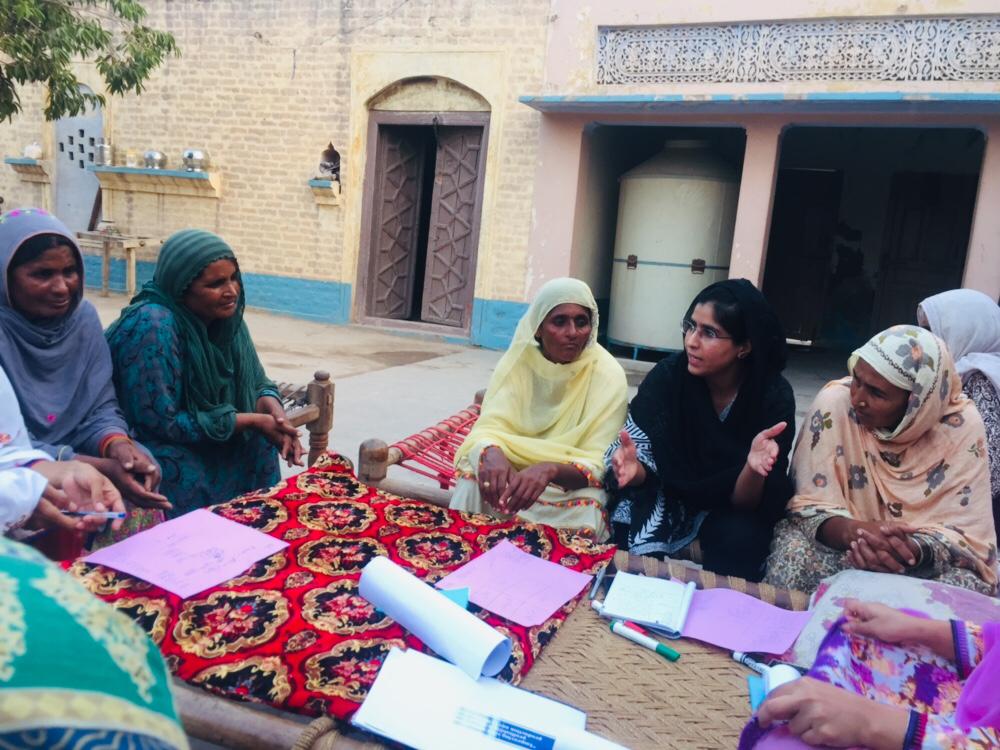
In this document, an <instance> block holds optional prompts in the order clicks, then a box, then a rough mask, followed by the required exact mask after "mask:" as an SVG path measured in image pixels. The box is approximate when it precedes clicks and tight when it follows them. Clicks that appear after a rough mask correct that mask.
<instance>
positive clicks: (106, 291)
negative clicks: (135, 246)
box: [101, 235, 111, 297]
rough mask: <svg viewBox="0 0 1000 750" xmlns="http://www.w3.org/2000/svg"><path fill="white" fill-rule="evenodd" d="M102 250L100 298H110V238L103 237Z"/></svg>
mask: <svg viewBox="0 0 1000 750" xmlns="http://www.w3.org/2000/svg"><path fill="white" fill-rule="evenodd" d="M102 250H103V253H104V261H103V263H102V264H101V296H102V297H109V296H111V238H110V237H108V236H107V235H104V240H103V245H102Z"/></svg>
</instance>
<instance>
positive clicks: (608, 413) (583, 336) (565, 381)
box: [451, 278, 627, 540]
mask: <svg viewBox="0 0 1000 750" xmlns="http://www.w3.org/2000/svg"><path fill="white" fill-rule="evenodd" d="M597 325H598V317H597V303H596V302H595V301H594V295H593V294H592V293H591V291H590V288H589V287H588V286H587V285H586V284H585V283H583V282H582V281H579V280H577V279H568V278H561V279H553V280H551V281H549V282H547V283H546V284H545V285H544V286H543V287H542V288H541V289H540V290H539V292H538V295H537V296H536V297H535V300H534V302H532V304H531V307H529V308H528V311H527V312H526V313H525V314H524V317H522V318H521V320H520V322H519V323H518V325H517V330H516V331H515V333H514V339H513V341H512V342H511V344H510V348H509V349H507V352H506V354H504V355H503V357H501V358H500V361H499V362H498V363H497V367H496V370H495V371H494V372H493V377H492V378H491V379H490V385H489V388H488V389H487V390H486V397H485V398H484V399H483V408H482V413H481V415H480V417H479V420H478V421H477V422H476V424H475V426H474V427H473V428H472V432H470V433H469V436H468V438H466V440H465V442H464V443H463V444H462V446H461V447H460V448H459V449H458V452H457V453H456V455H455V467H456V469H457V471H458V475H459V480H458V484H457V486H456V487H455V494H454V496H453V498H452V501H451V507H452V508H454V509H456V510H462V511H467V512H471V513H488V514H491V515H500V516H504V517H506V516H512V515H516V516H518V517H519V518H521V519H523V520H525V521H530V522H533V523H542V524H547V525H549V526H555V527H557V528H565V529H575V530H578V531H580V532H581V533H584V534H589V535H592V536H594V537H595V538H596V539H599V540H604V539H606V538H607V536H608V521H607V513H606V510H605V507H606V505H607V495H606V494H605V492H604V489H603V487H604V482H603V480H604V451H605V449H606V448H607V447H608V445H610V444H611V441H612V440H614V439H615V436H616V435H617V434H618V431H619V430H620V429H621V426H622V424H623V423H624V421H625V412H626V407H627V402H626V392H627V385H626V381H625V371H624V370H623V369H622V367H621V365H619V364H618V362H616V361H615V359H614V357H612V356H611V355H610V354H609V353H608V352H607V351H606V350H605V349H604V348H603V347H602V346H600V345H599V344H598V343H597Z"/></svg>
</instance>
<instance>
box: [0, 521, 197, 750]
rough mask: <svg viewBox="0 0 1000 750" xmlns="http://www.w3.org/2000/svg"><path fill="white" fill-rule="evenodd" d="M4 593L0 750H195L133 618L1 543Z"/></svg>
mask: <svg viewBox="0 0 1000 750" xmlns="http://www.w3.org/2000/svg"><path fill="white" fill-rule="evenodd" d="M0 595H2V605H0V612H2V616H0V643H2V644H3V645H2V647H0V747H2V748H64V750H81V749H83V748H143V750H187V748H188V741H187V738H186V737H185V735H184V730H183V728H182V727H181V723H180V721H179V720H178V718H177V711H176V709H175V707H174V699H173V695H172V694H171V689H170V675H169V674H168V673H167V668H166V665H165V664H164V663H163V657H162V656H160V652H159V650H157V648H156V644H155V643H153V641H152V640H150V638H149V636H147V635H146V634H145V633H144V632H143V631H142V629H141V628H140V627H139V626H138V625H136V624H135V623H134V622H132V620H130V619H129V618H128V617H127V616H126V615H125V614H123V613H121V612H119V611H117V610H116V609H115V608H114V607H112V606H111V605H109V604H105V603H104V602H102V601H101V600H100V599H98V598H97V597H96V596H94V595H93V594H91V593H90V592H89V591H87V590H86V589H85V588H84V587H83V586H81V585H80V583H79V582H77V581H75V580H73V578H72V577H70V576H69V575H68V574H67V573H65V572H63V571H62V570H60V569H59V568H58V567H56V566H55V565H53V564H52V563H50V562H48V561H47V560H46V559H45V558H44V557H42V556H41V555H40V554H39V553H38V552H36V551H35V550H33V549H31V548H30V547H28V546H26V545H24V544H19V543H18V542H14V541H11V540H10V539H5V538H4V537H2V536H0ZM136 601H141V600H136Z"/></svg>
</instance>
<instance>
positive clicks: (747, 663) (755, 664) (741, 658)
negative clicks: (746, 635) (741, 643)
mask: <svg viewBox="0 0 1000 750" xmlns="http://www.w3.org/2000/svg"><path fill="white" fill-rule="evenodd" d="M733 661H735V662H739V663H740V664H742V665H743V666H744V667H750V669H752V670H753V671H754V672H757V673H758V674H767V670H768V668H769V667H768V666H767V665H766V664H761V663H760V662H759V661H754V660H753V659H751V658H750V657H749V656H747V655H746V654H744V653H743V652H742V651H733Z"/></svg>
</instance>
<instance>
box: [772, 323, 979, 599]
mask: <svg viewBox="0 0 1000 750" xmlns="http://www.w3.org/2000/svg"><path fill="white" fill-rule="evenodd" d="M848 367H849V369H850V371H851V377H849V378H844V379H843V380H835V381H833V382H832V383H829V384H828V385H827V386H826V387H824V388H823V390H821V391H820V392H819V394H818V395H817V396H816V400H815V401H814V402H813V405H812V407H811V408H810V410H809V413H810V415H811V416H810V418H809V422H808V424H807V425H805V426H804V428H803V430H802V432H801V434H800V435H799V442H798V445H797V446H796V447H795V454H794V456H793V458H792V475H793V477H794V481H795V496H794V497H793V498H792V499H791V501H790V502H789V504H788V519H786V520H784V521H782V522H781V523H780V524H779V525H778V527H777V528H776V529H775V540H774V544H773V545H772V552H771V557H770V559H769V560H768V563H767V577H766V578H765V580H766V581H767V582H769V583H772V584H774V585H776V586H787V587H789V588H796V589H801V590H803V591H812V590H813V589H815V588H816V587H817V585H818V584H819V582H820V581H821V580H822V579H823V578H825V577H827V576H830V575H833V574H834V573H837V572H839V571H840V570H844V569H846V568H857V569H862V570H872V571H876V572H882V573H899V574H905V575H912V576H917V577H920V578H933V579H936V580H939V581H943V582H944V583H950V584H953V585H956V586H961V587H963V588H968V589H973V590H975V591H980V592H982V593H986V594H993V593H994V592H995V591H996V586H997V574H996V560H997V548H996V534H995V532H994V529H993V515H992V512H991V509H990V483H989V482H990V480H989V471H988V466H987V458H986V433H985V431H984V429H983V421H982V419H981V418H980V416H979V413H978V412H977V411H976V407H975V405H974V404H973V403H972V401H970V400H969V399H968V398H967V397H966V396H965V395H964V394H963V393H962V381H961V379H960V378H959V375H958V371H957V370H956V368H955V363H954V361H953V360H952V357H951V354H950V353H949V352H948V349H947V348H946V347H945V345H944V344H943V343H942V341H941V340H940V339H939V338H937V337H936V336H934V335H933V334H932V333H930V332H929V331H926V330H924V329H922V328H918V327H917V326H895V327H893V328H890V329H888V330H886V331H883V332H882V333H879V334H877V335H876V336H875V337H874V338H872V339H871V340H870V341H869V342H868V343H867V344H865V345H864V346H862V347H861V348H860V349H858V350H857V351H856V352H854V354H853V355H852V356H851V358H850V360H849V361H848Z"/></svg>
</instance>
